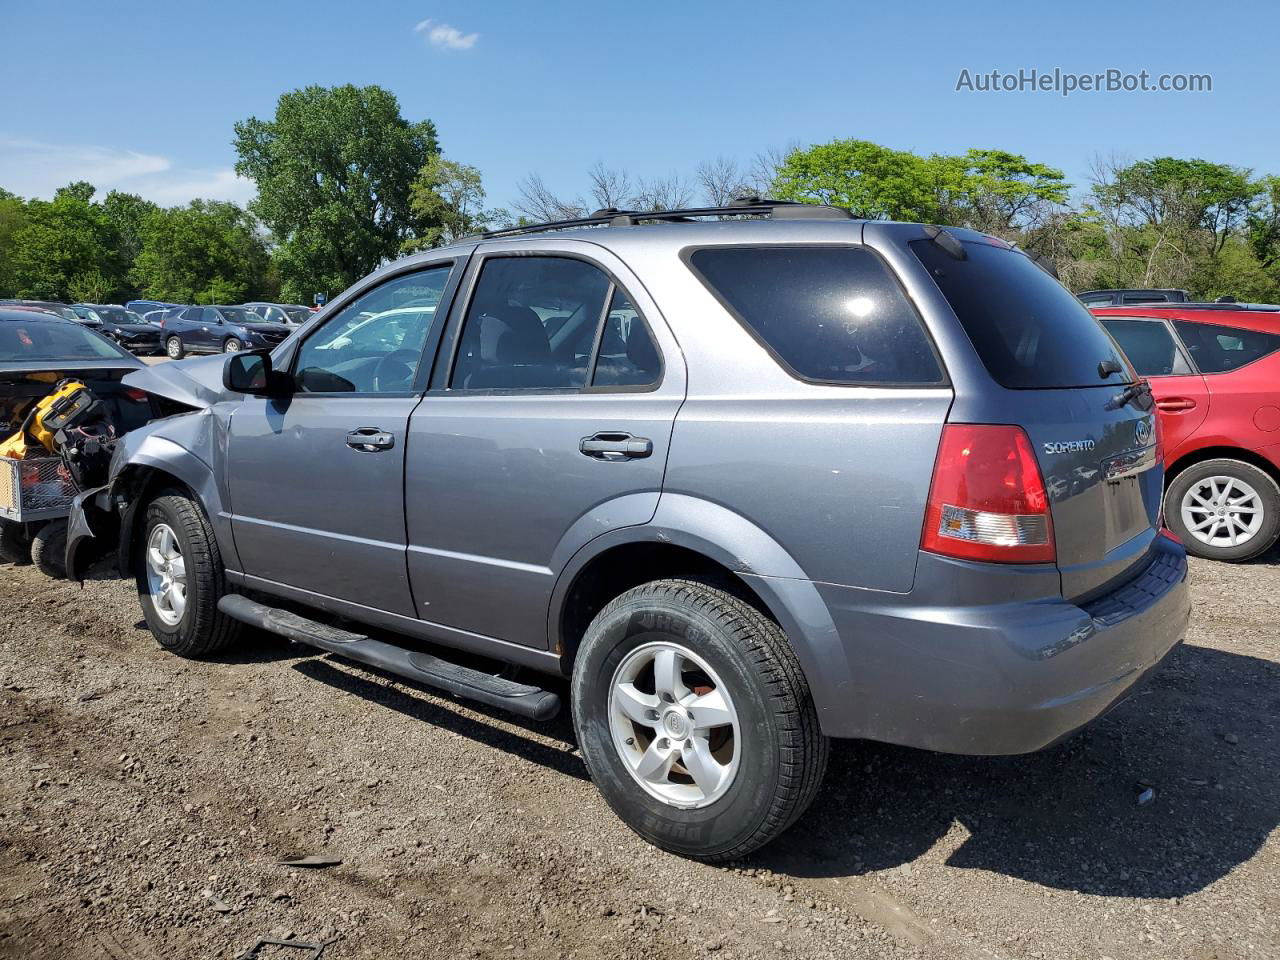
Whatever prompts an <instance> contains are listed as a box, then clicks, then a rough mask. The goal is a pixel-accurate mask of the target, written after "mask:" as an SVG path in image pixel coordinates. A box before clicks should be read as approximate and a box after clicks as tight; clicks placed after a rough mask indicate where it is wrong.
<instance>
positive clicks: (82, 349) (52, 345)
mask: <svg viewBox="0 0 1280 960" xmlns="http://www.w3.org/2000/svg"><path fill="white" fill-rule="evenodd" d="M132 356H133V355H132V354H130V353H127V352H125V351H124V350H122V349H120V348H119V347H117V346H116V345H115V344H113V343H112V342H111V341H109V340H107V339H105V338H104V337H100V336H98V335H97V334H96V333H93V332H92V331H91V330H88V329H87V328H85V327H82V326H80V325H79V324H76V323H62V322H59V321H56V320H55V321H41V320H32V321H31V322H30V323H28V322H25V321H22V320H0V363H21V362H26V361H31V360H119V359H120V358H121V357H128V358H129V359H132Z"/></svg>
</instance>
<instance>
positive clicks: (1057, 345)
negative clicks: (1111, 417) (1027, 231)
mask: <svg viewBox="0 0 1280 960" xmlns="http://www.w3.org/2000/svg"><path fill="white" fill-rule="evenodd" d="M963 248H964V253H965V256H964V259H956V258H955V257H953V256H952V255H951V254H949V253H947V252H946V251H945V250H943V249H942V247H941V246H939V245H938V244H937V243H935V242H934V241H932V240H913V241H912V242H911V250H912V252H913V253H914V254H915V255H916V257H917V258H918V259H919V260H920V262H921V263H922V264H924V266H925V267H926V269H928V271H929V275H930V276H932V277H933V281H934V283H936V284H937V285H938V289H939V290H941V291H942V294H943V296H944V297H946V298H947V302H948V303H949V304H951V309H952V310H953V311H954V312H955V315H956V317H957V318H958V319H959V320H960V325H961V326H962V327H963V328H964V331H965V333H967V334H968V335H969V339H970V340H971V341H972V342H973V346H974V349H975V350H977V352H978V356H979V357H980V358H981V359H982V362H983V364H984V365H985V366H986V368H987V372H988V373H990V374H991V377H992V379H993V380H995V381H996V383H998V384H1000V385H1001V386H1002V387H1007V388H1008V389H1010V390H1037V389H1039V390H1048V389H1060V388H1064V387H1099V386H1107V385H1113V386H1114V385H1115V384H1118V383H1125V382H1128V381H1129V380H1130V379H1131V373H1132V372H1131V370H1130V368H1129V365H1128V363H1127V362H1126V361H1125V358H1124V354H1123V353H1122V352H1121V351H1120V348H1119V347H1118V346H1117V345H1116V343H1115V341H1114V340H1112V339H1111V337H1110V336H1108V335H1107V332H1106V331H1105V330H1104V329H1103V328H1102V326H1101V324H1099V323H1098V321H1097V319H1096V318H1095V317H1094V316H1093V314H1091V313H1090V312H1089V311H1088V310H1086V309H1085V307H1084V304H1082V303H1081V302H1080V301H1079V300H1078V299H1076V298H1075V297H1074V296H1072V294H1071V293H1070V292H1069V291H1068V290H1067V288H1066V287H1064V286H1063V285H1062V284H1060V283H1059V282H1058V281H1057V280H1055V279H1053V277H1051V276H1049V274H1047V273H1045V272H1044V271H1043V270H1041V269H1040V268H1039V267H1037V266H1036V265H1035V264H1034V263H1032V262H1031V260H1029V259H1028V258H1027V257H1026V256H1024V255H1023V254H1021V253H1019V252H1017V251H1016V250H1012V249H1010V248H1008V247H1004V246H996V245H995V244H993V243H986V242H976V241H968V242H965V243H964V244H963ZM1105 361H1111V362H1114V363H1116V364H1119V367H1120V371H1121V372H1119V373H1108V374H1107V376H1105V377H1103V376H1102V375H1101V374H1100V373H1099V364H1100V363H1103V362H1105Z"/></svg>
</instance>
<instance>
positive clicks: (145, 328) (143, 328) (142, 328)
mask: <svg viewBox="0 0 1280 960" xmlns="http://www.w3.org/2000/svg"><path fill="white" fill-rule="evenodd" d="M102 328H103V329H104V330H123V331H124V332H125V333H154V334H155V335H156V336H157V337H158V336H160V328H159V327H153V326H152V325H151V324H149V323H104V324H103V325H102Z"/></svg>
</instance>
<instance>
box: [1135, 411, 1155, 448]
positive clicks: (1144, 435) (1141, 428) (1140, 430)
mask: <svg viewBox="0 0 1280 960" xmlns="http://www.w3.org/2000/svg"><path fill="white" fill-rule="evenodd" d="M1133 438H1134V439H1135V440H1137V441H1138V446H1140V447H1145V446H1146V445H1147V444H1148V443H1150V442H1151V422H1150V421H1149V420H1147V419H1146V418H1145V417H1144V418H1143V419H1141V420H1139V421H1138V422H1137V423H1135V424H1134V425H1133Z"/></svg>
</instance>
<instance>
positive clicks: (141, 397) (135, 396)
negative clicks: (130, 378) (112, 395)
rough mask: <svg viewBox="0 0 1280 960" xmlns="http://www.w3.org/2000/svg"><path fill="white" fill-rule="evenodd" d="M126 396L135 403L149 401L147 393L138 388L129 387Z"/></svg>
mask: <svg viewBox="0 0 1280 960" xmlns="http://www.w3.org/2000/svg"><path fill="white" fill-rule="evenodd" d="M124 395H125V396H126V397H128V398H129V399H130V400H132V401H133V402H134V403H144V402H146V399H147V394H146V391H144V390H139V389H138V388H137V387H129V388H128V389H127V390H125V392H124Z"/></svg>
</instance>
